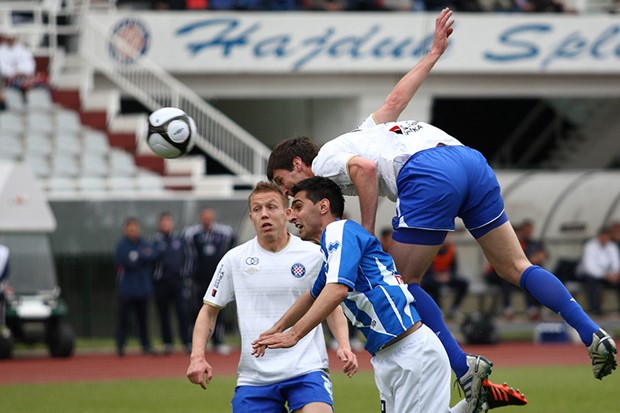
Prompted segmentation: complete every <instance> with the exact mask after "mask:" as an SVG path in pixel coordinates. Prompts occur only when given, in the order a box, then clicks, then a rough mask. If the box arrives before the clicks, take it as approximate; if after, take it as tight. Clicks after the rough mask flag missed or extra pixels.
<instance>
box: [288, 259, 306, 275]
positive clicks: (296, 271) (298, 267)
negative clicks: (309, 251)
mask: <svg viewBox="0 0 620 413" xmlns="http://www.w3.org/2000/svg"><path fill="white" fill-rule="evenodd" d="M291 274H293V277H295V278H301V277H303V276H304V275H306V267H304V265H303V264H300V263H298V262H296V263H295V264H293V265H292V266H291Z"/></svg>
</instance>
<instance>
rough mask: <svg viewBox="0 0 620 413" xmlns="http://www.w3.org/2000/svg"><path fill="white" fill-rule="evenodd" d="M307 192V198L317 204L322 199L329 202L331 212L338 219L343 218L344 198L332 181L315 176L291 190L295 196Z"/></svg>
mask: <svg viewBox="0 0 620 413" xmlns="http://www.w3.org/2000/svg"><path fill="white" fill-rule="evenodd" d="M301 191H306V196H307V197H308V199H309V200H311V201H312V203H314V204H316V203H317V202H319V201H320V200H321V199H327V200H328V201H329V205H330V207H329V210H330V212H331V213H332V215H333V216H335V217H336V218H342V215H343V214H344V197H343V196H342V191H341V190H340V187H338V185H337V184H336V183H335V182H334V181H332V180H331V179H328V178H324V177H322V176H314V177H312V178H308V179H304V180H303V181H301V182H298V183H297V184H295V185H294V186H293V188H292V189H291V193H292V194H293V196H295V195H296V194H297V193H298V192H301Z"/></svg>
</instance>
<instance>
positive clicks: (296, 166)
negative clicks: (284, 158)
mask: <svg viewBox="0 0 620 413" xmlns="http://www.w3.org/2000/svg"><path fill="white" fill-rule="evenodd" d="M303 165H304V162H303V161H302V160H301V158H300V157H299V156H296V157H294V158H293V171H295V172H299V171H301V168H302V167H303Z"/></svg>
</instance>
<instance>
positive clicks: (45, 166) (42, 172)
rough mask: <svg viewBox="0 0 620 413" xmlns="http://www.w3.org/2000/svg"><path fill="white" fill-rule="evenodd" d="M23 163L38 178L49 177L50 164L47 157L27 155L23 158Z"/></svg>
mask: <svg viewBox="0 0 620 413" xmlns="http://www.w3.org/2000/svg"><path fill="white" fill-rule="evenodd" d="M23 163H24V164H26V165H28V166H29V167H30V168H31V169H32V171H33V172H34V173H35V175H36V176H38V177H40V178H46V177H48V176H49V175H50V164H49V160H48V159H47V156H42V155H40V154H32V153H29V154H26V156H25V157H24V158H23Z"/></svg>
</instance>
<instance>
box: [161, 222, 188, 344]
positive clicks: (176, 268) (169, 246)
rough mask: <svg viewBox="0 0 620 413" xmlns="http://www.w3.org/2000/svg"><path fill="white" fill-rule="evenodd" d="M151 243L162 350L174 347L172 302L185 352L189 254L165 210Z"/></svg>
mask: <svg viewBox="0 0 620 413" xmlns="http://www.w3.org/2000/svg"><path fill="white" fill-rule="evenodd" d="M153 244H154V245H155V247H156V248H157V250H158V252H159V256H158V258H157V261H156V262H155V269H154V271H153V280H154V282H155V303H156V304H157V311H158V313H159V322H160V327H161V336H162V337H161V338H162V341H163V343H164V353H165V354H170V353H172V350H173V345H172V343H173V340H172V329H171V324H170V307H171V305H172V306H174V309H175V312H176V316H177V326H178V328H179V338H180V339H181V343H182V344H183V345H184V346H185V351H187V352H189V351H191V339H190V331H189V322H188V315H189V314H188V313H189V305H190V297H191V294H190V290H189V288H187V285H186V283H185V281H187V278H188V277H187V273H186V269H187V260H188V259H189V258H190V254H189V251H188V244H187V242H186V240H185V238H183V237H181V236H180V235H179V234H176V233H175V232H174V221H173V219H172V216H171V215H170V214H169V213H167V212H163V213H162V214H161V215H160V216H159V227H158V231H157V234H155V239H154V240H153Z"/></svg>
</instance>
